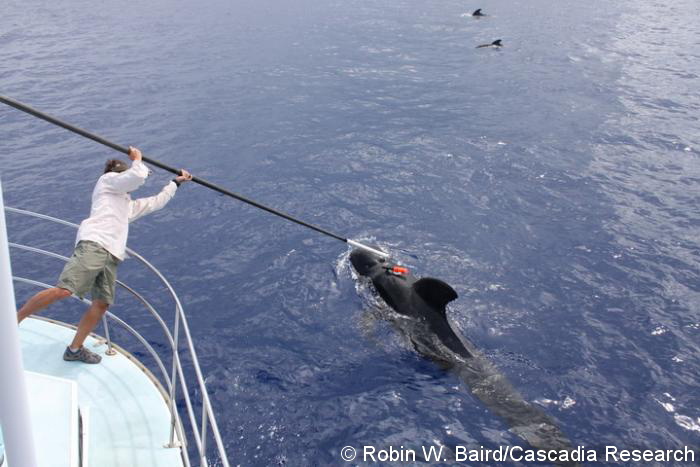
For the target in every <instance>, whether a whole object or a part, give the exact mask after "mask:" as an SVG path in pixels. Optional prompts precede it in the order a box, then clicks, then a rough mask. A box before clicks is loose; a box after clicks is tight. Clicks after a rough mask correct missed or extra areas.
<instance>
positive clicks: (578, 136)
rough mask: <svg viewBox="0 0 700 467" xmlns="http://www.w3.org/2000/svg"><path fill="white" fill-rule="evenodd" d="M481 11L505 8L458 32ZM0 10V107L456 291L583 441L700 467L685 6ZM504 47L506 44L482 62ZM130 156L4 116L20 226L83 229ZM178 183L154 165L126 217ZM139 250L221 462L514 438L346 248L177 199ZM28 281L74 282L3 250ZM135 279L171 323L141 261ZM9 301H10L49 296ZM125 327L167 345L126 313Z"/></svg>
mask: <svg viewBox="0 0 700 467" xmlns="http://www.w3.org/2000/svg"><path fill="white" fill-rule="evenodd" d="M479 7H482V8H483V11H484V12H485V13H486V14H488V15H489V16H487V17H484V18H481V19H476V18H473V17H471V16H470V15H469V13H470V12H471V11H473V10H474V9H476V8H479ZM0 11H1V15H0V16H1V17H2V21H1V22H0V94H4V95H7V96H11V97H13V98H15V99H18V100H20V101H23V102H26V103H28V104H30V105H32V106H34V107H36V108H38V109H41V110H43V111H45V112H48V113H50V114H53V115H56V116H59V117H60V118H63V119H65V120H67V121H68V122H71V123H73V124H76V125H78V126H81V127H84V128H87V129H89V130H91V131H93V132H95V133H98V134H101V135H103V136H105V137H107V138H108V139H111V140H113V141H115V142H117V143H119V144H124V145H128V144H131V145H135V146H138V147H140V148H141V149H142V150H143V151H144V153H145V154H146V155H148V156H150V157H152V158H155V159H158V160H161V161H162V162H164V163H166V164H169V165H172V166H177V167H184V168H187V169H188V170H190V171H191V172H192V173H194V174H195V175H197V176H199V177H201V178H204V179H207V180H209V181H211V182H214V183H217V184H219V185H221V186H225V187H227V188H230V189H231V190H233V191H235V192H238V193H241V194H243V195H244V196H248V197H250V198H253V199H255V200H257V201H259V202H261V203H264V204H267V205H270V206H272V207H275V208H277V209H280V210H282V211H285V212H288V213H290V214H292V215H294V216H297V217H300V218H301V219H304V220H306V221H308V222H312V223H315V224H318V225H320V226H322V227H324V228H327V229H329V230H331V231H333V232H337V233H339V234H341V235H343V236H346V237H350V238H354V239H358V240H360V241H364V242H368V243H374V244H378V245H379V246H381V247H382V248H384V249H386V250H387V251H390V252H391V253H392V255H393V256H394V257H395V258H397V259H399V260H400V261H402V262H403V263H404V264H406V265H407V266H408V267H410V268H411V269H412V271H413V272H414V273H415V274H416V275H418V276H433V277H437V278H440V279H442V280H444V281H446V282H448V283H449V284H451V285H452V286H453V287H454V288H455V289H456V291H457V292H458V293H459V295H460V298H459V299H458V300H457V301H455V302H453V303H452V304H451V305H450V307H449V311H448V316H449V318H450V320H451V322H452V324H453V326H454V327H455V328H456V329H459V330H460V332H461V334H462V335H463V336H464V337H465V338H467V339H469V340H470V341H471V342H473V343H474V345H475V346H476V347H477V348H479V349H481V350H482V351H483V353H484V354H485V355H486V356H487V357H488V359H489V360H490V361H492V362H493V363H494V364H495V365H496V366H497V367H498V368H499V369H500V371H501V372H502V373H503V374H504V375H506V377H507V378H508V380H509V381H510V382H511V383H512V385H513V386H514V387H515V388H517V390H518V391H519V392H521V393H522V395H523V396H524V397H525V399H527V400H529V401H532V402H533V403H534V404H535V405H537V406H539V407H541V408H542V410H544V411H545V412H546V413H548V414H549V415H550V416H551V417H553V418H554V419H556V420H557V422H558V424H559V425H560V427H561V428H562V430H563V432H564V433H566V434H567V436H568V437H569V438H570V439H571V441H572V443H573V444H574V445H575V446H586V447H588V448H592V449H604V448H605V446H616V447H618V448H619V449H678V448H682V447H683V446H688V447H691V448H693V449H695V450H696V461H697V460H698V459H700V453H698V449H699V448H700V249H699V246H700V203H699V198H700V168H699V162H700V121H699V120H698V116H699V115H700V22H698V21H697V19H698V17H699V14H700V4H698V2H697V1H696V0H677V1H674V2H660V1H656V0H651V1H642V0H621V1H619V2H603V1H600V0H593V1H590V2H563V1H559V2H553V1H544V0H513V1H504V0H494V1H491V2H488V3H483V4H478V3H474V2H462V1H454V0H443V1H435V0H427V1H417V0H391V1H390V0H363V1H360V0H342V1H340V0H327V1H320V0H291V1H282V0H234V1H225V0H207V1H203V2H194V1H187V0H167V1H165V0H153V1H149V2H132V1H124V0H115V1H97V2H96V1H85V0H75V1H33V2H26V1H19V0H4V1H3V2H2V5H1V6H0ZM495 39H502V40H503V44H504V47H502V48H501V49H490V48H482V49H477V48H475V47H476V46H477V45H479V44H483V43H490V42H492V41H493V40H495ZM117 156H118V154H116V153H113V152H110V150H109V149H107V148H105V147H102V146H99V145H97V144H95V143H93V142H90V141H88V140H86V139H83V138H80V137H78V136H75V135H73V134H70V133H68V132H66V131H64V130H61V129H59V128H56V127H53V126H51V125H49V124H47V123H45V122H42V121H39V120H37V119H35V118H32V117H29V116H27V115H25V114H22V113H20V112H18V111H16V110H13V109H10V108H9V107H5V106H2V108H0V177H1V178H2V187H3V190H4V193H3V195H4V197H5V202H6V204H7V205H9V206H14V207H18V208H24V209H30V210H32V211H36V212H41V213H45V214H51V215H54V216H57V217H61V218H64V219H67V220H70V221H73V222H76V223H77V222H80V221H81V220H82V219H83V218H85V217H86V216H87V214H88V213H89V208H90V194H91V190H92V187H93V185H94V183H95V181H96V180H97V178H98V176H99V175H100V174H101V171H102V167H103V164H104V161H105V160H106V159H107V158H109V157H117ZM170 178H171V176H170V175H169V174H167V173H164V172H162V171H159V170H154V173H153V175H152V177H150V179H149V181H148V183H147V185H146V186H145V187H144V188H142V189H140V190H139V191H138V192H136V193H134V194H133V196H134V197H138V196H147V195H151V194H154V193H156V192H157V191H158V190H159V189H160V187H161V186H162V185H163V184H165V183H166V182H167V181H168V180H169V179H170ZM8 224H9V229H10V240H11V241H15V242H27V243H32V244H34V245H38V246H42V247H46V248H52V249H54V250H56V251H58V252H61V253H62V254H65V255H68V254H70V251H71V248H72V242H73V238H74V232H73V231H71V230H70V229H65V230H64V229H61V228H59V227H55V226H49V225H47V224H45V223H39V222H31V221H27V220H25V219H22V218H19V217H17V216H16V215H12V214H8ZM129 245H130V247H131V248H133V249H135V250H136V251H138V252H140V253H141V254H143V255H144V256H145V257H146V258H148V259H149V260H150V261H152V262H153V264H154V265H155V266H156V267H157V268H159V269H160V270H161V271H162V272H163V273H164V274H165V275H166V277H168V278H169V280H170V281H171V283H172V284H173V286H174V287H175V290H176V291H177V292H178V294H179V295H180V298H181V299H182V302H183V305H184V308H185V312H186V313H187V315H188V316H189V322H190V328H191V332H192V334H193V337H194V341H195V346H196V349H197V353H198V355H199V357H200V362H201V365H202V370H203V373H204V375H205V378H206V383H207V388H208V391H209V394H210V396H211V400H212V404H213V405H214V409H215V411H216V413H217V416H218V423H219V428H220V429H221V433H222V437H223V439H224V442H225V445H226V449H227V451H228V454H229V457H230V460H231V463H232V465H242V466H247V465H253V466H267V465H290V466H309V465H319V466H326V465H346V463H345V462H344V461H343V460H342V459H341V457H340V452H341V449H342V448H343V447H344V446H353V447H355V448H357V449H358V450H359V449H361V448H362V446H376V447H377V448H378V449H388V448H389V446H394V447H397V448H398V447H400V446H403V447H404V448H407V449H409V448H412V449H420V447H421V446H430V445H435V446H437V445H446V446H458V445H461V446H468V447H470V448H474V449H478V448H479V447H480V446H483V447H484V448H497V447H498V446H505V445H516V444H519V445H523V444H522V441H521V440H519V438H517V436H515V435H514V434H512V433H510V432H509V431H508V428H509V427H508V426H507V425H506V424H505V423H504V422H503V421H502V420H500V419H499V418H498V417H496V416H495V415H494V414H493V413H491V412H490V411H489V410H488V409H487V408H486V407H484V406H483V405H482V404H481V403H480V402H479V401H478V400H477V399H476V398H475V397H473V396H472V395H471V394H470V392H469V389H468V388H467V387H466V386H465V385H464V384H462V383H461V382H460V380H459V379H458V378H457V377H456V376H455V375H453V374H451V373H450V372H447V371H443V370H442V369H440V368H439V367H438V366H436V365H435V364H434V363H432V362H430V361H428V360H425V359H423V358H422V357H420V356H419V355H418V354H417V353H416V352H415V351H414V350H413V349H412V347H411V345H410V344H409V343H408V342H407V341H406V339H405V337H404V336H403V335H402V334H401V333H399V332H397V330H396V329H395V327H394V326H392V324H391V323H390V320H389V319H387V314H388V313H390V311H389V310H387V309H386V307H385V306H382V304H381V303H379V302H378V301H377V299H376V298H375V297H374V294H373V293H372V291H371V289H370V288H369V287H368V285H367V284H365V283H364V282H361V281H358V280H357V278H356V276H355V275H354V273H353V271H352V270H351V267H350V265H349V262H348V253H349V249H348V247H347V246H346V245H344V244H342V243H341V242H338V241H336V240H333V239H330V238H327V237H324V236H321V235H320V234H318V233H316V232H313V231H311V230H308V229H304V228H302V227H300V226H297V225H295V224H292V223H289V222H287V221H285V220H283V219H279V218H277V217H274V216H272V215H270V214H268V213H264V212H262V211H260V210H257V209H254V208H252V207H250V206H247V205H244V204H242V203H240V202H238V201H235V200H232V199H229V198H226V197H223V196H221V195H218V194H216V193H214V192H212V191H210V190H207V189H205V188H203V187H201V186H197V185H194V184H188V185H184V186H183V187H181V188H180V189H179V190H178V193H177V195H176V197H175V199H174V200H173V201H172V202H171V203H170V205H168V206H167V207H166V208H165V209H164V210H163V211H160V212H158V213H156V214H153V215H152V216H149V217H146V218H144V219H141V220H139V221H138V222H136V223H134V224H133V225H132V226H131V233H130V238H129ZM12 267H13V271H14V273H15V274H16V275H21V276H29V277H33V278H35V279H38V280H43V281H45V282H48V283H53V282H55V280H56V278H57V276H58V274H59V272H60V270H61V267H62V265H61V263H60V261H52V260H40V258H38V257H37V256H36V255H32V254H31V253H28V252H14V251H13V263H12ZM120 278H121V279H122V280H123V281H124V282H126V283H128V284H129V285H131V286H133V287H135V288H138V289H140V290H143V292H144V294H146V295H147V296H149V297H151V299H152V300H153V301H154V303H156V304H161V302H160V301H159V300H160V298H159V297H161V296H162V292H163V290H162V288H161V287H159V286H158V285H157V283H156V282H155V281H154V280H153V279H152V278H151V277H150V276H147V275H146V274H145V273H144V272H143V270H142V269H138V268H137V267H136V265H135V261H132V260H128V261H126V262H125V263H124V264H123V265H122V266H121V267H120ZM16 288H17V301H18V302H19V303H22V302H23V301H24V300H26V299H27V298H28V297H29V296H30V295H31V294H33V293H34V292H36V291H37V289H36V288H34V287H31V286H28V285H26V284H17V286H16ZM120 298H121V299H120ZM162 305H163V306H166V307H168V306H170V305H169V304H168V302H166V301H164V302H163V303H162ZM82 311H83V308H82V306H81V305H79V304H77V302H72V303H68V302H65V303H60V304H57V305H56V306H54V307H53V308H52V309H51V310H50V311H49V312H48V313H47V316H51V317H54V318H57V319H62V320H65V321H69V322H74V323H76V322H77V320H78V319H79V316H80V314H81V313H82ZM112 311H113V312H114V313H116V314H118V315H120V316H124V317H126V318H128V319H129V322H131V323H132V324H134V325H135V326H136V327H137V328H138V329H139V330H141V331H142V332H143V333H144V335H145V336H146V337H148V338H149V339H150V340H152V341H153V342H154V343H155V344H156V345H157V346H159V348H162V349H164V348H165V344H164V339H163V337H162V334H161V333H160V330H159V328H158V325H157V323H156V322H155V321H154V320H153V319H152V318H150V317H148V316H146V315H145V313H144V312H143V309H142V308H137V307H136V306H135V303H134V301H133V300H130V299H129V297H127V296H126V295H125V294H122V295H121V296H120V297H118V303H117V304H116V305H115V306H114V307H113V310H112ZM170 313H172V312H170ZM169 316H171V315H169ZM120 336H122V334H118V335H117V340H118V341H119V337H120ZM125 338H126V337H125ZM134 348H135V350H134V352H135V353H136V354H137V355H145V352H141V353H139V352H140V351H139V350H138V346H136V345H135V346H134ZM185 363H186V365H187V371H188V372H190V373H191V362H185ZM192 395H193V397H194V400H195V403H196V404H201V394H199V395H198V394H196V393H195V392H193V393H192ZM210 442H211V441H210ZM358 461H361V459H358ZM210 463H211V465H218V461H217V459H216V456H213V457H212V459H211V460H210ZM378 463H379V462H377V464H378ZM367 464H375V463H374V462H371V461H370V462H368V463H367ZM386 464H389V465H390V464H391V463H386ZM605 464H606V462H602V463H601V465H605ZM657 464H658V465H662V463H657ZM683 464H684V463H683V462H676V463H674V465H683ZM690 464H691V463H688V465H690ZM348 465H349V464H348ZM394 465H396V464H394ZM469 465H479V463H469ZM482 465H483V464H482ZM664 465H668V463H665V464H664Z"/></svg>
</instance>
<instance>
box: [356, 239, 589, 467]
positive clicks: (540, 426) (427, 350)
mask: <svg viewBox="0 0 700 467" xmlns="http://www.w3.org/2000/svg"><path fill="white" fill-rule="evenodd" d="M350 262H351V264H352V265H353V267H354V269H355V270H356V271H357V273H358V274H359V275H360V276H363V277H366V278H368V279H370V280H371V281H372V284H373V285H374V288H375V289H376V291H377V292H378V293H379V296H380V297H381V298H382V299H383V300H384V301H385V302H386V303H387V305H389V306H390V307H391V308H392V309H393V310H394V311H396V312H397V313H398V314H399V315H401V317H402V318H408V319H403V320H402V321H408V322H409V323H410V324H409V325H402V326H401V331H403V332H404V333H405V334H407V337H408V339H409V340H410V342H411V344H412V345H413V347H414V349H415V350H416V352H418V353H419V354H420V355H422V356H424V357H426V358H428V359H430V360H432V361H434V362H436V363H437V364H438V365H439V366H441V367H442V368H444V369H448V370H450V371H453V372H454V373H456V374H457V375H458V376H459V378H460V379H461V380H462V381H463V382H464V383H465V384H466V385H467V387H468V388H469V390H470V391H471V393H472V394H473V395H474V396H475V397H476V398H477V399H479V400H480V401H481V402H482V403H483V404H484V405H485V406H486V407H487V408H488V409H490V410H491V412H493V413H495V414H496V415H498V416H499V417H501V418H502V419H504V420H505V421H506V422H507V423H508V425H509V426H510V427H511V428H510V431H511V432H513V433H515V434H516V435H518V436H519V437H520V438H522V439H524V440H525V441H526V442H527V443H528V444H530V446H532V447H533V448H535V449H542V450H553V451H558V452H559V453H560V454H561V451H569V452H570V451H571V450H572V449H573V448H572V446H571V443H570V441H569V440H568V439H567V438H566V436H565V435H564V434H563V433H562V432H561V430H560V429H559V428H558V427H557V425H556V423H555V422H554V420H552V419H551V418H550V417H549V416H548V415H547V414H545V413H544V412H543V411H542V410H540V409H538V408H536V407H534V406H533V405H531V404H530V403H528V402H527V401H526V400H525V399H524V398H523V396H521V395H520V394H519V393H518V392H517V391H516V390H515V389H514V388H513V386H512V385H511V384H510V383H509V382H508V381H507V380H506V378H505V376H503V375H502V374H501V373H499V372H498V370H497V369H496V368H495V367H494V365H493V364H492V363H491V362H489V361H488V359H486V357H484V356H483V355H482V354H481V352H479V351H478V350H477V349H476V348H475V347H474V345H473V344H471V343H470V342H469V341H467V340H466V339H464V338H463V337H461V336H460V335H458V333H457V332H455V330H454V329H453V328H452V326H450V324H449V322H448V320H447V315H446V306H447V304H448V303H450V302H451V301H453V300H455V299H456V298H457V297H458V296H457V292H455V290H454V289H453V288H452V287H450V286H449V285H448V284H447V283H445V282H443V281H441V280H440V279H434V278H431V277H424V278H421V279H417V278H416V277H414V276H413V275H411V274H410V273H409V272H408V270H407V269H406V268H403V267H401V266H398V265H397V264H395V263H393V262H391V261H389V260H386V259H384V258H381V257H379V256H376V255H374V254H372V253H370V252H367V251H366V250H360V249H356V250H353V251H352V252H351V253H350ZM556 458H557V459H559V457H556ZM564 458H565V459H566V458H567V457H566V456H565V457H564ZM556 463H558V464H560V465H575V464H573V463H571V464H569V463H566V462H556Z"/></svg>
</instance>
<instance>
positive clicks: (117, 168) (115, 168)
mask: <svg viewBox="0 0 700 467" xmlns="http://www.w3.org/2000/svg"><path fill="white" fill-rule="evenodd" d="M128 168H129V165H128V164H127V163H126V162H124V161H123V160H121V159H110V160H108V161H107V163H106V164H105V171H104V173H108V172H124V171H125V170H127V169H128Z"/></svg>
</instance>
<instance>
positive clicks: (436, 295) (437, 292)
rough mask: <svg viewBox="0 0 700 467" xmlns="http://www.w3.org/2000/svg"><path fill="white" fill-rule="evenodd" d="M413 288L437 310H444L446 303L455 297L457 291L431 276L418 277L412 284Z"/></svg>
mask: <svg viewBox="0 0 700 467" xmlns="http://www.w3.org/2000/svg"><path fill="white" fill-rule="evenodd" d="M413 290H415V291H416V293H417V294H418V295H420V297H421V298H422V299H423V300H425V301H426V302H428V303H429V304H430V305H433V306H435V307H436V308H437V309H439V310H444V309H445V306H447V304H448V303H450V302H451V301H452V300H454V299H456V298H457V292H455V290H454V289H453V288H452V287H450V286H449V285H448V284H447V283H446V282H443V281H441V280H440V279H435V278H433V277H424V278H422V279H419V280H418V281H416V283H415V284H413Z"/></svg>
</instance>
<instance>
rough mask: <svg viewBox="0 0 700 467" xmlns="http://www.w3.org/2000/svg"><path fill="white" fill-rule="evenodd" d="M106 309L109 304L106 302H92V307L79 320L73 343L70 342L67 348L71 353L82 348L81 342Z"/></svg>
mask: <svg viewBox="0 0 700 467" xmlns="http://www.w3.org/2000/svg"><path fill="white" fill-rule="evenodd" d="M108 308H109V303H107V302H103V301H102V300H93V301H92V305H91V306H90V308H88V311H86V312H85V314H84V315H83V317H82V318H81V319H80V323H78V330H77V331H76V333H75V337H74V338H73V342H71V344H70V346H69V347H70V349H71V350H72V351H76V350H78V349H79V348H80V347H82V346H83V342H85V339H86V338H87V336H88V335H89V334H90V333H91V332H92V330H93V329H95V327H96V326H97V324H98V323H99V322H100V320H101V319H102V316H104V314H105V313H106V312H107V309H108Z"/></svg>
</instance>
